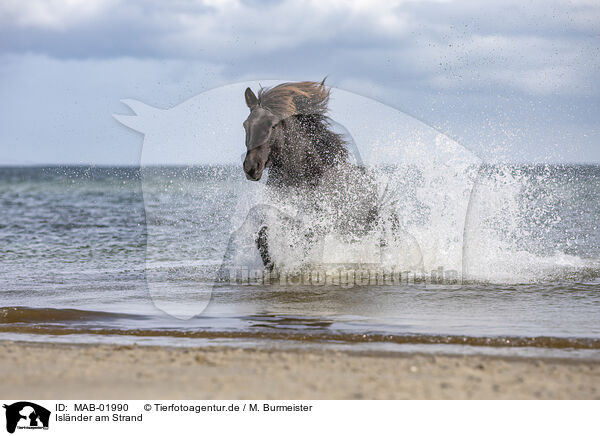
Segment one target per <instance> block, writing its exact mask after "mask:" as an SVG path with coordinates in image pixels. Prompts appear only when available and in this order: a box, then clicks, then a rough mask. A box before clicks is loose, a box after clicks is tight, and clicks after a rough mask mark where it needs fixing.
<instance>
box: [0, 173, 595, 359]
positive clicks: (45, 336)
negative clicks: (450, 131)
mask: <svg viewBox="0 0 600 436" xmlns="http://www.w3.org/2000/svg"><path fill="white" fill-rule="evenodd" d="M386 171H387V172H388V173H389V172H390V171H392V172H393V171H394V170H393V169H392V170H390V169H389V168H388V169H387V170H386ZM398 174H400V176H398V177H396V178H389V177H388V178H387V180H388V183H392V182H390V180H395V182H394V183H395V185H396V188H398V189H396V191H399V192H400V194H399V197H398V198H399V199H400V200H399V201H398V202H397V203H396V206H395V207H398V208H399V210H400V211H402V213H401V220H400V221H401V224H402V226H403V229H404V230H403V232H405V233H403V234H409V235H411V238H412V240H414V241H416V243H417V246H418V247H419V253H420V256H421V259H422V263H421V264H420V265H419V271H417V272H416V274H413V275H411V274H408V275H407V274H405V273H404V272H403V273H400V274H399V275H398V274H397V275H396V276H394V275H393V274H392V275H391V276H389V277H391V279H389V280H388V279H386V278H385V277H383V276H382V277H383V278H382V279H381V280H379V279H378V278H377V277H376V279H375V280H369V279H368V278H367V279H366V280H357V279H356V277H357V276H356V274H357V271H358V270H369V268H371V273H372V272H373V271H372V269H373V268H376V265H373V263H372V262H371V263H370V264H369V265H370V266H369V268H367V267H365V266H364V265H362V266H361V265H358V266H357V264H360V255H359V256H358V257H359V259H358V261H356V256H355V258H354V259H353V260H352V262H351V264H349V265H346V266H344V265H343V259H342V260H340V256H339V254H340V253H342V254H343V253H344V252H346V251H348V250H349V248H348V246H349V245H348V244H352V242H347V241H346V242H345V244H346V245H337V246H336V245H335V244H333V245H331V244H330V245H329V252H330V253H333V254H332V256H334V257H335V259H332V261H331V262H330V265H329V267H330V269H331V265H334V267H333V269H334V270H335V271H338V272H339V271H342V274H341V275H338V276H336V278H335V279H332V280H327V279H326V280H310V278H311V277H312V276H311V275H310V273H309V274H306V271H299V272H297V273H295V274H296V275H294V274H292V273H289V274H287V273H286V274H287V275H285V280H284V279H283V278H282V277H283V276H282V275H280V276H279V277H271V278H269V279H268V280H265V279H264V277H263V276H260V277H259V276H257V273H256V271H258V270H260V268H259V269H258V270H257V269H256V268H255V269H253V267H252V265H250V266H244V267H243V268H240V270H239V271H235V272H234V274H233V275H231V276H229V277H228V278H226V279H223V277H222V276H220V275H219V271H221V270H222V266H223V262H224V257H225V256H226V254H227V250H230V249H231V241H232V240H234V239H235V238H234V237H233V236H235V235H236V232H237V234H238V236H239V234H240V232H242V233H243V232H244V231H248V232H250V233H252V229H251V228H250V229H249V230H248V226H244V225H243V224H244V222H245V221H244V217H247V211H248V210H256V207H258V208H259V209H260V207H261V206H260V205H261V203H260V202H259V201H255V199H256V189H255V186H258V185H256V184H254V185H253V183H254V182H250V181H247V180H246V179H245V177H244V174H243V172H242V170H241V168H240V166H239V165H211V166H208V165H207V166H194V167H147V168H132V167H87V166H54V167H2V168H0V339H1V340H14V341H36V342H46V343H50V342H56V343H59V342H60V343H65V342H67V343H111V344H134V343H135V344H139V345H157V346H173V347H179V346H203V347H211V346H224V347H249V348H284V349H306V348H319V349H331V350H352V351H361V352H400V353H402V352H422V353H448V354H474V353H477V354H493V355H509V356H525V357H527V356H536V357H537V356H549V357H564V358H572V359H594V360H598V359H600V166H596V165H548V164H545V165H503V166H499V165H496V166H494V165H488V166H485V167H484V168H480V169H478V170H477V171H476V173H475V174H476V177H475V178H474V179H473V184H472V185H470V189H469V192H466V193H465V192H463V191H461V192H460V194H461V196H462V197H460V198H463V197H464V195H466V197H465V198H468V199H469V201H468V204H466V207H465V208H458V209H456V208H455V209H454V211H453V212H452V214H451V215H446V214H445V211H447V210H450V209H452V208H451V207H450V206H448V205H444V204H440V205H439V207H436V206H434V205H433V206H432V204H427V203H426V202H425V203H423V202H419V183H416V184H415V183H414V182H415V180H419V177H418V175H415V174H414V173H411V171H409V170H407V171H400V170H398ZM261 186H264V184H263V185H261ZM448 189H449V190H452V189H454V188H453V187H452V186H448ZM461 189H463V190H464V187H463V188H461ZM448 198H450V201H451V200H452V198H453V197H452V196H449V197H448ZM456 198H458V197H456ZM403 199H404V200H405V201H404V200H403ZM409 203H410V204H409ZM241 204H243V205H244V206H243V207H242V206H240V205H241ZM252 208H254V209H252ZM241 210H243V212H240V211H241ZM456 210H462V211H465V212H464V214H465V216H464V217H463V218H464V219H458V220H457V219H456V217H457V214H456V213H455V212H456ZM459 215H460V214H459ZM446 221H448V222H446ZM246 222H247V221H246ZM256 230H258V229H256ZM444 235H446V236H444ZM242 236H244V235H242ZM246 236H248V237H249V238H251V240H252V234H249V235H246ZM340 244H341V243H340ZM290 245H291V244H290ZM363 248H364V247H363ZM254 249H255V247H253V245H252V244H249V245H248V246H246V247H245V248H243V250H245V251H244V253H245V254H247V255H248V256H249V257H252V256H254V257H256V256H258V254H257V253H254V252H253V251H252V250H254ZM288 251H289V252H290V253H293V252H294V247H291V246H290V247H289V250H288ZM326 251H327V250H326ZM371 254H372V253H371ZM248 256H247V257H248ZM372 257H373V256H371V258H372ZM259 266H260V265H259ZM357 268H358V269H357ZM349 271H350V273H349ZM313 272H314V271H313ZM402 274H404V275H402ZM306 277H308V278H309V279H306ZM340 277H341V278H340ZM348 277H350V278H351V280H348ZM389 277H388V278H389ZM394 277H395V279H394ZM312 278H314V277H312ZM380 278H381V277H380Z"/></svg>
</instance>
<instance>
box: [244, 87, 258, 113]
mask: <svg viewBox="0 0 600 436" xmlns="http://www.w3.org/2000/svg"><path fill="white" fill-rule="evenodd" d="M244 96H245V97H246V104H247V105H248V107H249V108H250V109H252V108H253V107H254V106H256V105H257V104H258V98H256V95H254V92H252V90H251V89H250V88H246V92H245V93H244Z"/></svg>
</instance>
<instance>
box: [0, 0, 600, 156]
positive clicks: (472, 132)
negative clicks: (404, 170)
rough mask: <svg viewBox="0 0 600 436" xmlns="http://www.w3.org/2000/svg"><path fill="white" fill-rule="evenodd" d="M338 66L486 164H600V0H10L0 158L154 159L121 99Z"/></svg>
mask: <svg viewBox="0 0 600 436" xmlns="http://www.w3.org/2000/svg"><path fill="white" fill-rule="evenodd" d="M324 76H328V79H327V83H329V85H331V86H333V87H334V88H339V89H343V90H347V91H350V92H353V93H356V94H359V95H362V96H365V97H369V98H371V99H375V100H377V101H379V102H381V103H384V104H386V105H389V106H391V107H393V108H396V109H398V110H400V111H402V112H404V113H406V114H408V115H410V116H412V117H414V118H416V119H417V120H419V121H422V122H424V123H426V124H427V125H429V126H431V127H433V128H435V129H437V130H438V131H440V132H442V133H443V134H445V135H447V136H448V137H450V138H452V139H453V140H456V141H457V142H459V143H460V144H461V145H463V146H464V147H466V148H467V149H469V150H471V151H473V152H474V153H475V154H476V155H478V156H479V157H480V158H481V159H483V160H484V161H489V162H576V163H600V87H599V86H598V83H600V2H598V1H597V0H575V1H563V0H560V1H553V0H544V1H538V0H531V1H524V0H519V1H515V0H489V1H481V0H474V1H471V0H465V1H448V0H444V1H402V0H400V1H393V0H392V1H379V0H374V1H337V0H333V1H300V0H283V1H276V0H266V1H258V0H246V1H237V0H225V1H216V0H207V1H197V0H177V1H172V2H164V1H159V0H147V1H139V0H28V1H26V2H24V1H22V0H2V1H0V98H1V102H2V105H1V107H0V165H27V164H85V165H88V164H92V165H139V162H140V151H141V147H142V142H143V138H142V136H141V134H139V133H137V132H134V131H133V130H131V129H128V128H127V127H125V126H123V125H120V124H119V123H118V122H117V121H116V120H115V119H114V118H113V117H112V114H114V113H128V108H127V107H126V106H124V105H123V104H122V103H121V102H120V100H121V99H126V98H130V99H137V100H140V101H143V102H145V103H148V104H150V105H153V106H156V107H159V108H170V107H173V106H176V105H178V104H180V103H182V102H183V101H185V100H187V99H189V98H191V97H194V96H196V95H198V94H200V93H202V92H204V91H207V90H210V89H213V88H218V87H221V86H225V85H229V84H232V83H238V82H243V81H250V80H268V79H283V80H321V79H322V78H323V77H324ZM242 98H243V97H242V96H240V99H242ZM357 110H359V109H357ZM241 121H242V120H237V119H236V120H232V124H233V125H235V126H240V128H241ZM240 147H241V150H240V153H241V152H243V144H241V145H240ZM211 152H215V153H216V152H217V151H210V150H209V151H207V153H211ZM167 154H168V150H165V156H166V155H167Z"/></svg>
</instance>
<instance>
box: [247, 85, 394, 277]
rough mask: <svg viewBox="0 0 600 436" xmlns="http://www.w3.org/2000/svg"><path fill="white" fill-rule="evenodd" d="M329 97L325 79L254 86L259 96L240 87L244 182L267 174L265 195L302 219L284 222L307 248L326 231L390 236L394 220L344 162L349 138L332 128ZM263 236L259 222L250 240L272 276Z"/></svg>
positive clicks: (358, 169) (367, 181) (370, 180)
mask: <svg viewBox="0 0 600 436" xmlns="http://www.w3.org/2000/svg"><path fill="white" fill-rule="evenodd" d="M330 92H331V89H330V88H328V87H326V86H325V79H324V80H323V81H321V82H312V81H303V82H294V83H291V82H287V83H282V84H279V85H276V86H274V87H271V88H261V89H260V90H259V91H258V96H257V95H256V94H254V92H253V91H252V89H250V88H247V89H246V90H245V93H244V98H245V101H246V105H247V106H248V109H249V110H250V113H249V115H248V117H247V119H246V120H245V121H244V122H243V126H244V129H245V133H246V138H245V145H246V155H245V158H244V162H243V170H244V173H245V175H246V178H247V179H248V180H249V181H251V182H257V181H259V180H261V178H262V176H263V173H264V172H265V169H268V178H267V181H266V188H267V191H268V192H269V193H270V195H271V196H272V197H274V198H277V199H278V201H279V202H280V204H286V205H290V203H291V204H293V205H294V207H295V209H296V210H297V211H299V214H300V215H302V218H303V219H299V217H298V215H297V216H296V217H293V218H290V219H289V223H290V225H291V227H295V228H297V229H298V231H299V232H300V233H301V234H302V235H303V237H304V239H305V240H306V241H307V245H308V246H311V245H313V244H314V243H315V241H318V240H322V239H323V237H324V236H325V235H327V234H331V233H334V234H337V235H342V237H343V238H346V240H348V241H356V240H358V239H360V238H361V237H363V236H364V235H366V234H368V233H369V232H372V231H373V229H374V228H375V227H377V226H379V227H382V226H383V227H386V228H387V230H386V231H384V232H382V233H381V234H382V235H384V234H385V235H390V234H392V235H393V234H397V233H398V232H399V223H398V218H397V215H395V214H394V213H391V214H387V216H384V215H383V214H382V212H383V210H382V204H383V203H385V201H384V200H383V198H380V197H379V196H378V190H377V183H376V181H375V178H374V177H373V175H372V174H371V173H370V172H369V171H368V170H367V168H366V167H365V166H363V165H360V164H356V163H353V162H351V159H350V154H349V151H348V139H347V138H346V137H345V136H344V135H342V134H340V133H337V132H335V131H334V129H333V122H332V120H331V119H330V118H329V117H328V103H329V97H330ZM386 192H387V190H386ZM384 195H385V194H384ZM302 223H304V224H302ZM306 223H308V224H306ZM269 233H270V231H269V227H268V225H262V226H261V227H260V229H258V231H257V233H256V238H255V243H256V248H257V249H258V252H259V254H260V257H261V260H262V262H263V265H264V267H265V268H266V269H267V270H269V271H271V270H273V268H275V266H276V263H277V260H276V259H274V258H273V256H272V253H271V250H270V249H269V239H270V237H269ZM386 238H387V236H381V237H380V241H379V243H380V246H381V247H384V246H386V245H387V241H386Z"/></svg>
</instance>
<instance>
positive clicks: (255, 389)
mask: <svg viewBox="0 0 600 436" xmlns="http://www.w3.org/2000/svg"><path fill="white" fill-rule="evenodd" d="M0 386H1V391H2V397H4V398H29V399H146V398H148V399H600V362H598V361H582V360H574V359H573V360H571V359H550V358H535V359H531V358H508V357H492V356H478V355H469V356H449V355H428V354H398V353H394V354H391V353H389V354H387V353H369V354H366V353H352V352H337V351H319V350H308V351H307V350H298V351H289V350H285V351H283V350H269V349H239V348H212V347H210V348H168V347H147V346H137V345H134V346H117V345H76V344H41V343H27V342H11V341H0Z"/></svg>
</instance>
